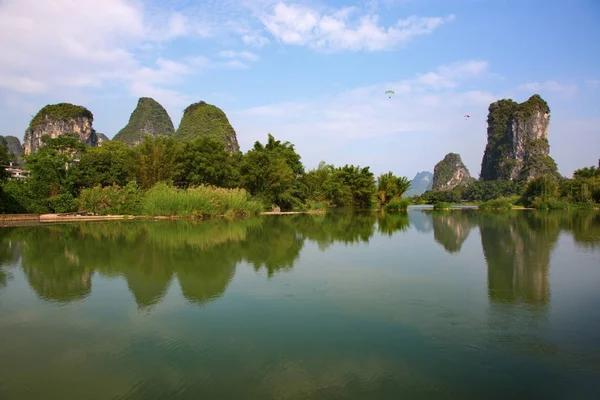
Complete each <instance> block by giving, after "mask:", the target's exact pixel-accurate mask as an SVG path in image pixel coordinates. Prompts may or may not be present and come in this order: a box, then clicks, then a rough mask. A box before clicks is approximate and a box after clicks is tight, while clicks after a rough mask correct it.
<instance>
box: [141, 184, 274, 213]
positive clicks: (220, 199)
mask: <svg viewBox="0 0 600 400" xmlns="http://www.w3.org/2000/svg"><path fill="white" fill-rule="evenodd" d="M262 209H263V205H262V204H261V203H260V202H258V201H256V200H252V199H251V198H250V195H249V194H248V193H247V192H246V191H245V190H244V189H224V188H218V187H214V186H197V187H191V188H188V189H177V188H174V187H172V186H168V185H166V184H164V183H159V184H156V185H155V186H153V187H152V188H151V189H150V190H148V191H147V192H146V193H145V195H144V197H143V199H142V212H143V214H145V215H149V216H168V217H173V216H178V217H194V218H206V217H212V216H217V215H224V216H226V217H243V216H248V215H254V214H258V213H259V212H260V211H262Z"/></svg>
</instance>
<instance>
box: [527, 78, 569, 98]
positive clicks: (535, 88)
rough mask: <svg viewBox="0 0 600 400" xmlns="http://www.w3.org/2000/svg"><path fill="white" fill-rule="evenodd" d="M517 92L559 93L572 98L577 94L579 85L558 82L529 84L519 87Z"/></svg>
mask: <svg viewBox="0 0 600 400" xmlns="http://www.w3.org/2000/svg"><path fill="white" fill-rule="evenodd" d="M517 90H520V91H527V92H557V93H561V94H563V95H565V96H571V95H573V94H575V93H576V92H577V85H562V84H560V83H558V82H556V81H545V82H529V83H525V84H522V85H520V86H518V87H517Z"/></svg>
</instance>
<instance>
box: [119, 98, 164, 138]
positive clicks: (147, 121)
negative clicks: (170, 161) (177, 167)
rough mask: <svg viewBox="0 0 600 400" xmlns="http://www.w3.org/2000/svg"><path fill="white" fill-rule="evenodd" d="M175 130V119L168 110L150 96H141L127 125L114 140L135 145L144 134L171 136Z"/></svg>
mask: <svg viewBox="0 0 600 400" xmlns="http://www.w3.org/2000/svg"><path fill="white" fill-rule="evenodd" d="M174 132H175V128H174V126H173V121H171V117H169V114H168V113H167V110H165V108H164V107H163V106H162V105H160V103H158V102H157V101H156V100H154V99H152V98H150V97H140V98H139V100H138V104H137V106H136V107H135V110H133V112H132V113H131V116H130V117H129V122H128V123H127V125H126V126H125V127H124V128H123V129H121V130H120V131H119V133H117V134H116V135H115V137H114V138H113V140H116V141H119V142H123V143H125V144H127V145H129V146H132V147H133V146H135V145H137V144H138V143H141V142H143V141H144V136H145V135H149V136H152V137H155V136H161V135H163V136H171V135H173V133H174Z"/></svg>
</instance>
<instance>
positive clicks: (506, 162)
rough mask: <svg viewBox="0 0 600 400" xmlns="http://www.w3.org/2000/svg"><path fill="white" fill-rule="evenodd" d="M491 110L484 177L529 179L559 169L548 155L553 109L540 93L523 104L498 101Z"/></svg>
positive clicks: (482, 167) (507, 100)
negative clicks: (551, 112) (551, 111)
mask: <svg viewBox="0 0 600 400" xmlns="http://www.w3.org/2000/svg"><path fill="white" fill-rule="evenodd" d="M488 111H489V113H488V120H487V122H488V129H487V145H486V148H485V153H484V155H483V160H482V162H481V174H480V176H481V179H482V180H486V181H487V180H497V179H504V180H518V181H529V180H531V179H533V178H535V177H536V176H540V175H544V174H547V173H555V172H556V170H557V168H556V164H555V162H554V160H553V159H552V158H551V157H550V156H549V155H548V154H549V152H550V146H549V144H548V130H549V127H550V108H549V107H548V104H547V103H546V102H545V101H544V100H543V99H542V98H541V97H540V96H539V95H537V94H536V95H533V96H531V97H530V98H529V99H528V100H527V101H525V102H523V103H520V104H519V103H516V102H515V101H513V100H510V99H503V100H499V101H497V102H495V103H492V104H490V107H489V109H488Z"/></svg>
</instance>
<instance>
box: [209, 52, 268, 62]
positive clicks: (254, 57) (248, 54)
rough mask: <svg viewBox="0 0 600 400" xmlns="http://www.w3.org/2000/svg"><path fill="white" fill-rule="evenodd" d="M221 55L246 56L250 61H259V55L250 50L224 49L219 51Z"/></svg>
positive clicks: (228, 56)
mask: <svg viewBox="0 0 600 400" xmlns="http://www.w3.org/2000/svg"><path fill="white" fill-rule="evenodd" d="M218 55H219V57H224V58H244V59H246V60H248V61H257V60H258V56H257V55H256V54H254V53H251V52H249V51H233V50H223V51H220V52H219V54H218Z"/></svg>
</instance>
